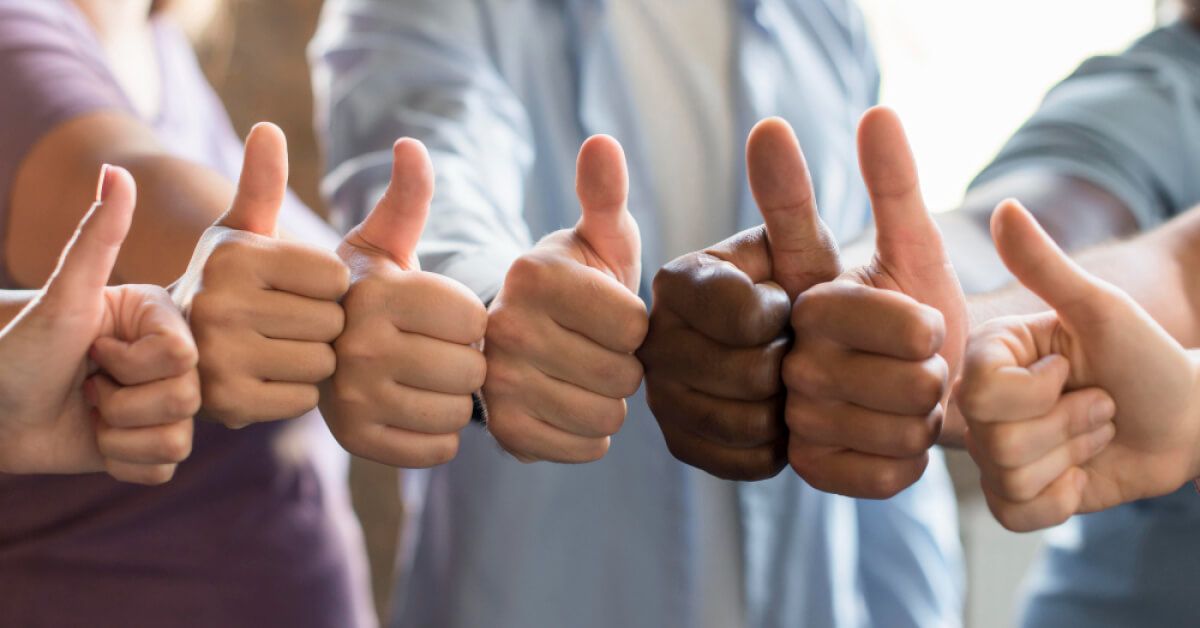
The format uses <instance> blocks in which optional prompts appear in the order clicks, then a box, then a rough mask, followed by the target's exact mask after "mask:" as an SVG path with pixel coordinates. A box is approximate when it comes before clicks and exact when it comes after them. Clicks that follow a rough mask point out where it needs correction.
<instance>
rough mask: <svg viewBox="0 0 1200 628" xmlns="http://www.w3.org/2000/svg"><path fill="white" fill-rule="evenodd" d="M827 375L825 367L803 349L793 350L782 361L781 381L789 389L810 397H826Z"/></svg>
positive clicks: (827, 388) (827, 387)
mask: <svg viewBox="0 0 1200 628" xmlns="http://www.w3.org/2000/svg"><path fill="white" fill-rule="evenodd" d="M828 379H829V376H828V373H827V372H826V370H825V369H823V368H821V367H820V365H818V364H817V363H816V361H815V360H813V359H812V358H811V357H810V355H809V354H808V353H807V352H805V351H803V350H800V351H793V352H792V353H791V354H789V355H788V356H787V357H786V358H784V361H783V381H784V383H785V384H786V386H787V388H788V389H789V390H794V391H796V392H798V393H800V394H801V395H803V396H805V397H808V398H811V399H822V398H824V397H826V394H827V392H828V390H829V382H828Z"/></svg>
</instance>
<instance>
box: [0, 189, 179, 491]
mask: <svg viewBox="0 0 1200 628" xmlns="http://www.w3.org/2000/svg"><path fill="white" fill-rule="evenodd" d="M135 198H136V189H135V187H134V183H133V178H132V177H130V175H129V173H128V172H126V171H124V170H122V169H120V168H115V167H107V166H106V167H105V168H104V169H103V170H102V171H101V175H100V184H99V190H98V194H97V198H96V204H95V205H93V206H92V209H91V211H90V212H88V214H87V216H86V217H84V219H83V222H82V223H81V224H80V226H79V230H78V231H77V232H76V234H75V238H74V239H73V240H72V242H71V244H69V245H68V246H67V249H66V250H65V251H64V252H63V255H62V258H61V259H60V261H59V264H58V269H57V270H55V272H54V275H53V276H52V277H51V278H50V280H49V282H48V283H47V284H46V287H45V288H44V289H43V290H42V292H41V293H40V294H39V295H38V296H37V298H36V299H35V300H34V301H33V302H32V303H31V304H30V305H29V306H27V307H26V308H25V309H24V310H23V311H22V312H21V314H20V315H18V317H17V318H16V319H14V320H13V321H12V322H11V323H10V324H9V325H8V327H7V328H5V329H4V331H3V332H0V471H4V472H8V473H85V472H92V471H105V470H106V471H108V472H109V474H111V475H112V476H113V477H114V478H116V479H118V480H123V481H127V482H135V483H140V484H161V483H163V482H166V481H167V480H169V479H171V477H172V476H173V475H174V473H175V468H176V465H177V464H178V463H179V462H181V461H182V460H183V459H185V458H187V456H188V454H189V453H190V452H191V448H192V415H194V414H195V413H196V411H197V409H198V408H199V403H200V384H199V381H198V378H197V374H196V348H195V345H194V344H193V342H192V337H191V334H190V333H189V332H188V329H187V324H186V323H185V322H184V320H183V317H182V316H180V314H179V311H178V310H177V309H176V308H175V304H174V303H172V302H171V299H170V296H169V295H168V294H167V292H166V291H165V290H163V289H162V288H159V287H156V286H118V287H112V288H108V287H105V285H106V284H107V283H108V279H109V275H110V274H111V273H112V269H113V265H114V264H115V263H116V260H117V253H118V251H119V250H120V247H121V243H122V242H123V241H124V240H125V236H126V234H127V233H128V231H129V226H130V222H131V220H132V216H133V210H134V205H135ZM89 348H90V355H91V358H92V361H94V363H91V362H90V361H89V359H88V357H89ZM97 365H98V367H99V369H100V370H99V371H98V370H97V368H96V367H97Z"/></svg>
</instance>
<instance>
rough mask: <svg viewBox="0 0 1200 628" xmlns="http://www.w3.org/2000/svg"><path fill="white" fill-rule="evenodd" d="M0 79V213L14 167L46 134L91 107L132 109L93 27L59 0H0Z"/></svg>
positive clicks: (6, 201)
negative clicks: (111, 70) (33, 0)
mask: <svg viewBox="0 0 1200 628" xmlns="http://www.w3.org/2000/svg"><path fill="white" fill-rule="evenodd" d="M0 85H2V86H3V95H2V96H0V120H3V124H0V216H4V215H6V214H7V210H8V204H9V202H10V198H11V195H12V185H13V179H14V177H15V176H16V172H17V169H18V168H19V167H20V164H21V162H22V161H23V160H24V159H25V156H26V154H27V153H28V152H29V151H30V150H31V149H32V148H33V147H34V146H35V145H36V144H37V142H38V141H39V140H40V139H41V138H42V137H44V136H45V135H46V134H47V133H49V132H50V131H52V130H53V129H54V128H55V127H57V126H59V125H61V124H63V123H64V122H67V121H68V120H70V119H72V118H75V117H78V116H81V115H85V114H88V113H92V112H95V111H100V110H118V111H127V112H131V111H132V109H131V107H130V105H129V101H128V100H127V99H126V98H125V96H124V93H123V92H122V91H121V88H120V87H119V85H118V84H117V83H116V80H115V79H114V78H113V77H112V74H111V73H110V72H109V71H108V67H107V65H106V64H105V62H104V59H103V56H102V54H101V53H100V46H99V44H98V43H97V42H96V40H95V36H94V34H93V33H92V31H91V30H90V28H89V27H88V25H87V24H86V22H84V20H83V17H82V16H81V15H80V14H79V13H78V12H77V10H76V9H75V8H74V7H73V5H71V4H70V3H69V2H67V1H66V0H39V1H38V2H29V1H28V0H0ZM6 222H7V220H3V221H0V224H3V223H6Z"/></svg>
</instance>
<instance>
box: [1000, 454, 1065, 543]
mask: <svg viewBox="0 0 1200 628" xmlns="http://www.w3.org/2000/svg"><path fill="white" fill-rule="evenodd" d="M1086 485H1087V474H1086V473H1085V472H1084V471H1083V469H1078V468H1076V469H1071V470H1070V471H1069V472H1067V473H1064V474H1062V475H1061V476H1059V477H1058V478H1057V479H1056V480H1054V482H1053V483H1052V484H1051V485H1050V486H1048V487H1046V490H1045V491H1043V492H1042V494H1041V495H1038V496H1037V497H1036V498H1034V499H1032V500H1030V501H1027V502H1023V503H1015V502H1011V501H1008V500H1006V499H1004V498H1002V497H1000V496H998V495H996V494H995V493H992V492H991V491H989V490H987V489H986V488H985V489H984V491H983V495H984V498H985V499H986V501H987V504H988V508H989V509H990V510H991V511H992V514H993V515H994V516H995V517H996V520H997V521H999V522H1000V525H1002V526H1004V527H1005V528H1007V529H1008V530H1011V531H1013V532H1032V531H1034V530H1040V529H1042V528H1049V527H1051V526H1056V525H1058V524H1060V523H1063V522H1064V521H1066V520H1067V519H1069V518H1070V517H1071V515H1074V514H1075V513H1076V512H1078V511H1079V504H1080V502H1081V500H1082V499H1083V489H1084V487H1085V486H1086Z"/></svg>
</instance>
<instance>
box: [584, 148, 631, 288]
mask: <svg viewBox="0 0 1200 628" xmlns="http://www.w3.org/2000/svg"><path fill="white" fill-rule="evenodd" d="M575 191H576V194H577V195H578V196H579V205H580V208H581V210H582V215H581V216H580V218H579V224H578V225H576V226H575V233H576V234H578V235H579V236H580V237H581V238H583V240H584V241H585V242H587V243H588V245H589V246H591V247H592V250H594V251H595V252H596V254H597V255H599V256H600V259H602V260H604V262H605V264H607V265H608V266H609V268H611V269H612V270H613V271H614V272H615V273H616V275H617V279H618V280H619V281H620V282H621V283H623V284H625V287H627V288H629V290H630V291H632V292H635V293H636V292H637V290H638V283H639V281H640V279H641V267H642V261H641V260H642V245H641V236H640V234H639V233H638V226H637V222H636V221H635V220H634V219H633V215H632V214H630V213H629V207H628V200H629V174H628V169H627V167H626V165H625V153H624V152H623V151H622V150H621V145H620V144H619V143H617V141H616V140H615V139H613V138H611V137H609V136H607V135H596V136H593V137H590V138H588V140H587V141H586V142H584V143H583V146H582V147H581V148H580V149H579V161H578V163H577V164H576V173H575Z"/></svg>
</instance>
